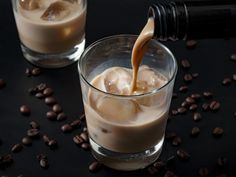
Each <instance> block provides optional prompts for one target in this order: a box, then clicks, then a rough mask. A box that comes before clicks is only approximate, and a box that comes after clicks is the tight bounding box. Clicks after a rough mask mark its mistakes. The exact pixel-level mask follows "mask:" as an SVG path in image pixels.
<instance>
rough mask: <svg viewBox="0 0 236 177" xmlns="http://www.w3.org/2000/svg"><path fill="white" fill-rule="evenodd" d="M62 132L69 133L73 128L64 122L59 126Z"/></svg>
mask: <svg viewBox="0 0 236 177" xmlns="http://www.w3.org/2000/svg"><path fill="white" fill-rule="evenodd" d="M61 130H62V132H63V133H69V132H71V131H72V130H73V128H72V127H71V126H70V125H69V124H65V125H63V126H62V127H61Z"/></svg>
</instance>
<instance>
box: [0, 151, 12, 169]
mask: <svg viewBox="0 0 236 177" xmlns="http://www.w3.org/2000/svg"><path fill="white" fill-rule="evenodd" d="M12 163H13V158H12V156H11V154H5V155H2V156H0V169H5V168H6V167H8V166H10V165H11V164H12Z"/></svg>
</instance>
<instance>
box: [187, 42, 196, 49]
mask: <svg viewBox="0 0 236 177" xmlns="http://www.w3.org/2000/svg"><path fill="white" fill-rule="evenodd" d="M196 46H197V41H195V40H187V41H186V48H187V49H194V48H195V47H196Z"/></svg>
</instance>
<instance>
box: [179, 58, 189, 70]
mask: <svg viewBox="0 0 236 177" xmlns="http://www.w3.org/2000/svg"><path fill="white" fill-rule="evenodd" d="M181 65H182V67H183V68H184V69H189V68H190V67H191V64H190V62H189V61H188V60H187V59H183V60H181Z"/></svg>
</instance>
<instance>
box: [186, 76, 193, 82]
mask: <svg viewBox="0 0 236 177" xmlns="http://www.w3.org/2000/svg"><path fill="white" fill-rule="evenodd" d="M192 80H193V77H192V75H191V74H185V75H184V81H185V82H187V83H189V82H191V81H192Z"/></svg>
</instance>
